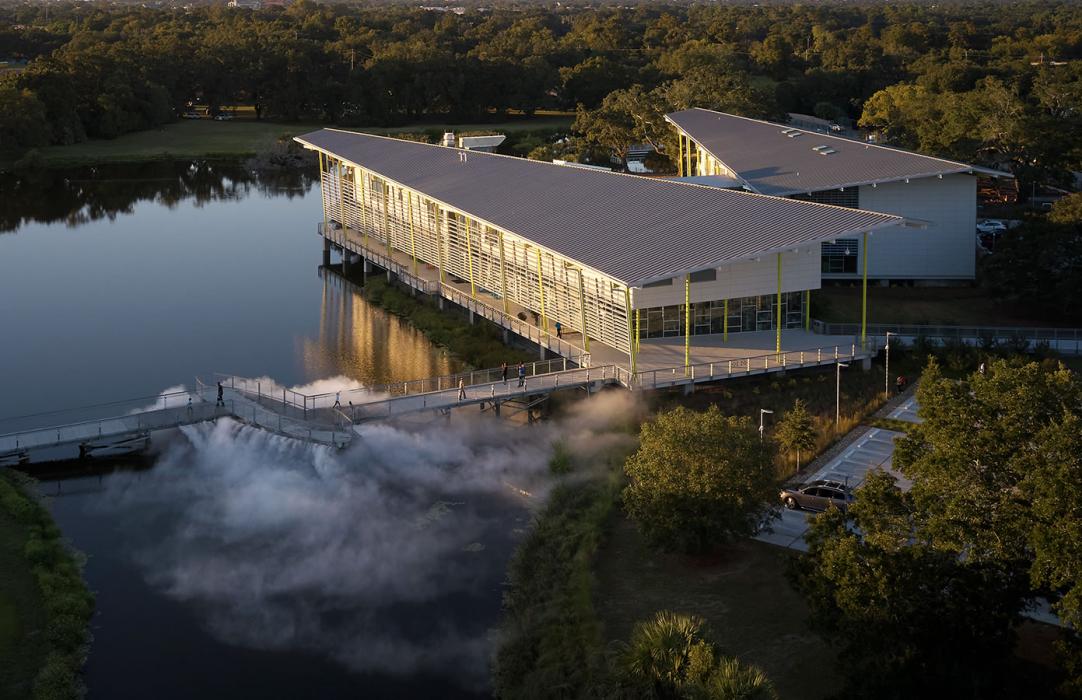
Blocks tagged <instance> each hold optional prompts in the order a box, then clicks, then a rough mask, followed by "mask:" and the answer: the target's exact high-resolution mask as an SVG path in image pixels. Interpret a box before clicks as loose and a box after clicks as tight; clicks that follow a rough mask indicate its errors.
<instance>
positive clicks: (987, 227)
mask: <svg viewBox="0 0 1082 700" xmlns="http://www.w3.org/2000/svg"><path fill="white" fill-rule="evenodd" d="M1006 230H1007V224H1005V223H1003V222H1002V221H1000V220H999V219H986V220H985V221H981V222H979V223H978V224H977V233H985V234H989V235H992V236H998V235H999V234H1001V233H1003V232H1005V231H1006Z"/></svg>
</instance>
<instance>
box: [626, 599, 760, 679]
mask: <svg viewBox="0 0 1082 700" xmlns="http://www.w3.org/2000/svg"><path fill="white" fill-rule="evenodd" d="M706 636H707V631H706V624H705V622H704V621H703V620H702V618H699V617H696V616H694V615H681V614H678V613H674V612H670V611H667V610H662V611H660V612H658V613H657V614H656V615H655V616H654V618H653V619H652V620H649V621H646V622H639V623H638V624H636V625H635V628H634V630H633V631H632V633H631V640H630V642H629V643H628V644H626V645H625V646H624V647H623V649H622V651H621V653H620V655H619V656H618V657H617V660H616V669H615V671H616V673H615V675H616V680H617V682H618V684H619V685H620V686H621V688H620V689H621V690H622V692H621V693H620V695H621V696H623V697H642V698H672V699H673V700H676V699H680V698H689V699H696V700H774V699H775V698H777V693H775V692H774V686H773V684H771V682H770V679H769V678H767V676H766V674H765V673H763V672H762V671H761V670H760V669H758V668H756V667H755V666H747V665H744V664H742V663H740V661H738V660H736V659H732V658H727V657H723V656H719V655H718V654H717V652H716V650H715V648H714V645H713V644H711V643H710V642H709V641H707V639H706Z"/></svg>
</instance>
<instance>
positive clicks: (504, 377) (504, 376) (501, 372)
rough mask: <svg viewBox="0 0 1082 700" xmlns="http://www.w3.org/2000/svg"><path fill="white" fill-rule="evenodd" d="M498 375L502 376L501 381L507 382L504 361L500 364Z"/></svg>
mask: <svg viewBox="0 0 1082 700" xmlns="http://www.w3.org/2000/svg"><path fill="white" fill-rule="evenodd" d="M500 375H501V376H502V377H503V383H504V384H506V383H507V363H506V362H504V363H503V364H502V365H500Z"/></svg>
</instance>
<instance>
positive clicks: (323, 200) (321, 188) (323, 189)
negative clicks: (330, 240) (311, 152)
mask: <svg viewBox="0 0 1082 700" xmlns="http://www.w3.org/2000/svg"><path fill="white" fill-rule="evenodd" d="M316 153H318V154H319V200H320V203H321V204H322V205H323V235H324V236H326V235H327V197H326V195H327V191H326V187H325V185H324V183H323V151H316Z"/></svg>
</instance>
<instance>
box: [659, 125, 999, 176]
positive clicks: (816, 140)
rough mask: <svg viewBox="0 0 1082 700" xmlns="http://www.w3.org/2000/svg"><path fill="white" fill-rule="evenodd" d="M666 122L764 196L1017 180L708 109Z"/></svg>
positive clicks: (986, 170) (859, 142) (921, 156)
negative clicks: (963, 176) (974, 178)
mask: <svg viewBox="0 0 1082 700" xmlns="http://www.w3.org/2000/svg"><path fill="white" fill-rule="evenodd" d="M666 117H667V118H668V120H669V121H671V122H672V123H673V124H676V126H678V127H680V129H682V130H683V131H684V133H686V134H688V135H689V136H690V137H691V138H692V139H694V140H695V141H697V142H698V143H699V144H700V145H701V146H702V147H703V148H705V149H706V150H707V151H709V152H710V154H711V155H712V156H714V157H715V158H717V159H718V160H720V161H721V162H723V163H725V165H727V166H728V167H729V168H730V169H732V170H733V171H734V172H736V174H737V175H739V176H740V177H741V178H743V179H744V181H745V182H747V183H748V185H749V186H750V187H751V188H753V189H754V190H755V191H756V192H760V193H762V194H770V195H776V196H786V195H791V194H797V193H801V192H818V191H821V190H832V189H837V188H839V187H851V186H855V185H861V184H866V183H871V182H890V181H894V180H904V179H906V178H919V177H933V176H936V175H949V174H953V173H965V172H979V173H984V174H989V175H996V176H999V177H1012V175H1011V174H1010V173H1004V172H1000V171H998V170H989V169H987V168H980V167H977V166H973V165H967V164H965V163H958V162H956V161H952V160H944V159H942V158H933V157H931V156H925V155H921V154H920V153H912V152H910V151H903V150H900V149H897V148H887V147H884V146H877V145H875V144H869V143H863V142H861V141H853V140H852V139H846V138H841V137H839V136H830V135H827V134H819V133H812V134H809V135H808V136H807V138H808V139H809V140H810V141H805V140H804V139H803V138H796V137H797V136H801V135H803V132H802V131H801V130H800V129H796V128H793V127H790V126H786V125H785V124H774V123H772V122H764V121H760V120H758V119H749V118H747V117H738V116H736V115H732V114H725V113H723V112H714V111H711V110H708V109H698V108H695V109H686V110H684V111H682V112H674V113H672V114H669V115H666ZM809 146H812V148H810V149H809ZM824 155H826V156H830V157H829V158H823V157H822V156H824Z"/></svg>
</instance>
